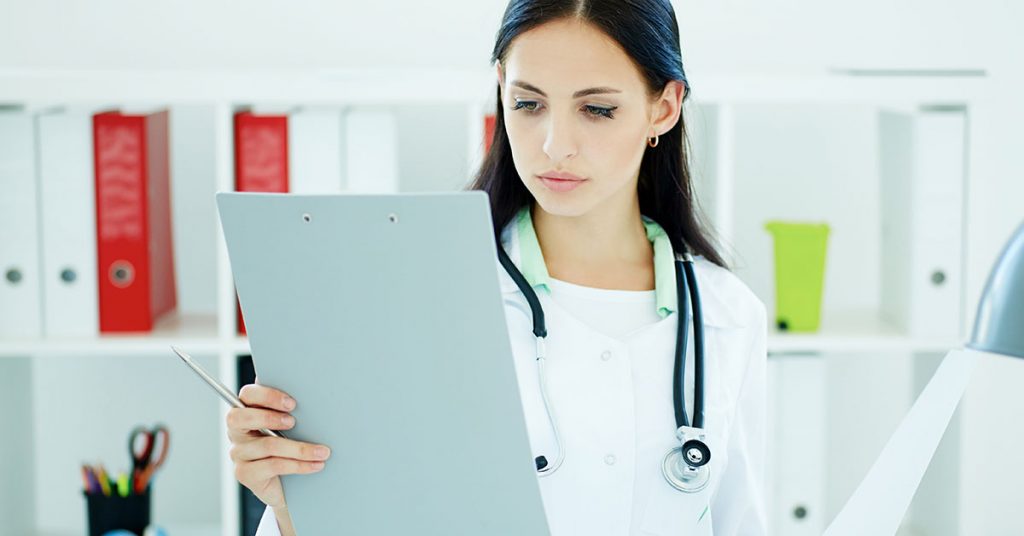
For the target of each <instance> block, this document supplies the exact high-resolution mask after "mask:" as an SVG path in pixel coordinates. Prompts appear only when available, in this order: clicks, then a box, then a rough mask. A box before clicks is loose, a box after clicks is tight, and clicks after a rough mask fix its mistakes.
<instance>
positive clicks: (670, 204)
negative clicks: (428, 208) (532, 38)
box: [470, 0, 728, 268]
mask: <svg viewBox="0 0 1024 536" xmlns="http://www.w3.org/2000/svg"><path fill="white" fill-rule="evenodd" d="M562 18H574V19H577V20H581V21H585V22H588V23H590V24H592V25H594V26H595V27H597V28H598V29H600V30H602V31H603V32H604V33H606V34H607V35H608V36H609V37H611V38H612V39H614V40H615V41H617V42H618V43H619V45H620V46H621V47H622V48H623V49H624V50H625V51H626V53H627V54H628V55H629V56H630V57H632V59H633V61H634V62H635V63H636V64H637V66H638V67H639V68H640V71H641V73H642V75H643V77H644V79H645V81H646V83H647V88H648V90H649V92H650V95H652V96H653V95H656V94H660V93H661V92H662V91H663V90H664V89H665V86H666V85H667V83H668V82H669V81H672V80H679V81H682V82H683V83H684V84H685V85H686V90H685V93H684V94H683V102H686V97H687V96H689V94H690V84H689V83H688V82H687V81H686V73H685V72H684V71H683V60H682V53H681V51H680V49H679V25H678V23H677V22H676V15H675V11H673V9H672V5H671V4H670V3H669V0H511V1H510V2H509V4H508V7H507V8H505V15H504V17H503V18H502V21H501V28H500V29H499V30H498V34H497V39H496V41H495V43H494V51H493V52H492V54H491V64H492V65H493V64H494V63H495V62H499V61H500V62H501V63H502V64H504V62H505V58H506V54H507V52H508V48H509V45H510V44H511V43H512V41H513V40H514V39H515V38H516V37H517V36H518V35H519V34H521V33H523V32H526V31H528V30H530V29H532V28H535V27H537V26H540V25H542V24H544V23H547V22H550V21H553V20H558V19H562ZM496 104H497V106H496V111H495V125H494V137H493V139H492V140H491V147H490V150H488V151H487V155H486V156H485V157H484V160H483V162H482V163H481V165H480V169H479V171H478V172H477V175H476V178H475V179H474V181H473V183H472V184H471V185H470V188H471V189H473V190H483V191H485V192H487V194H488V195H489V196H490V201H491V214H492V217H493V220H494V233H495V236H498V235H499V233H501V230H502V229H504V227H505V226H506V225H507V224H508V223H509V222H510V221H511V220H512V218H513V217H514V216H515V215H516V213H517V212H518V211H519V210H520V209H521V208H522V207H524V206H527V205H528V204H531V203H532V202H533V196H532V195H531V194H530V191H529V190H527V189H526V186H524V185H523V183H522V181H521V180H520V179H519V174H518V172H517V171H516V168H515V165H514V163H513V161H512V147H511V146H510V145H509V141H508V134H507V133H506V132H505V118H504V113H503V106H502V102H501V88H500V87H498V88H497V91H496ZM689 150H690V149H689V139H688V138H687V136H686V128H685V125H684V124H683V119H682V117H680V119H679V121H678V122H677V123H676V124H675V126H673V127H672V129H671V130H669V131H668V132H666V133H664V134H662V135H661V136H660V138H659V140H658V145H657V147H654V148H652V147H648V148H647V149H646V151H645V153H644V156H643V159H642V160H641V162H640V177H639V181H638V185H637V193H638V195H639V198H640V212H641V213H642V214H644V215H646V216H647V217H649V218H651V219H653V220H654V221H656V222H658V224H659V225H661V227H662V228H663V229H664V230H665V233H666V234H667V235H668V237H669V239H670V240H671V241H672V247H673V248H674V249H675V250H676V251H683V249H684V245H685V248H688V249H689V251H690V253H691V254H693V255H695V256H696V255H702V256H703V257H704V258H706V259H707V260H709V261H711V262H713V263H715V264H717V265H719V266H721V267H723V268H728V266H727V265H726V263H725V261H724V260H722V257H721V256H720V255H719V254H718V252H717V251H716V250H715V247H714V245H713V243H712V241H711V239H710V238H709V236H710V226H709V225H707V224H706V223H705V219H704V217H703V215H702V214H701V213H700V212H699V207H698V205H697V202H696V196H695V194H694V189H693V183H692V181H691V178H690V166H689Z"/></svg>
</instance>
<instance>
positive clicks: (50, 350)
mask: <svg viewBox="0 0 1024 536" xmlns="http://www.w3.org/2000/svg"><path fill="white" fill-rule="evenodd" d="M172 344H173V345H176V346H181V347H182V348H183V349H185V350H187V351H188V352H189V353H190V354H203V353H216V352H218V351H220V349H221V343H220V340H219V339H218V337H217V318H216V315H214V314H213V313H210V314H185V315H177V314H175V315H171V316H168V317H166V318H163V319H161V320H160V321H158V322H157V324H156V326H155V327H154V329H153V331H152V332H149V333H133V334H123V335H122V334H118V335H101V336H96V337H78V338H67V339H47V338H42V339H22V340H18V339H5V340H0V358H4V357H48V356H68V355H80V356H165V355H173V354H172V353H171V349H170V346H171V345H172Z"/></svg>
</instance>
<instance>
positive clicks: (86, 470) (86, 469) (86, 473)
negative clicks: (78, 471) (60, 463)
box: [82, 463, 92, 493]
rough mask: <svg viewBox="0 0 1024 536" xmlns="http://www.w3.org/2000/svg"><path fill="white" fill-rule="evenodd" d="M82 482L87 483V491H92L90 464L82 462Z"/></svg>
mask: <svg viewBox="0 0 1024 536" xmlns="http://www.w3.org/2000/svg"><path fill="white" fill-rule="evenodd" d="M82 482H83V483H84V485H85V492H86V493H92V480H90V479H89V466H88V465H86V464H84V463H83V464H82Z"/></svg>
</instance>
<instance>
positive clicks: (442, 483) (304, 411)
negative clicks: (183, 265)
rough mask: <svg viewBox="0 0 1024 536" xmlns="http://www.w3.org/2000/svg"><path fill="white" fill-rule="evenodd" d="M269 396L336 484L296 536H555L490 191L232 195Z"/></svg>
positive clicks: (248, 307)
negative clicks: (505, 298) (525, 402)
mask: <svg viewBox="0 0 1024 536" xmlns="http://www.w3.org/2000/svg"><path fill="white" fill-rule="evenodd" d="M217 206H218V210H219V213H220V219H221V225H222V228H223V231H224V237H225V240H226V243H227V249H228V256H229V259H230V262H231V271H232V274H233V275H234V282H235V286H236V290H237V291H238V297H239V301H240V303H241V307H242V311H243V314H244V316H245V323H246V327H247V330H248V336H249V344H250V348H251V350H252V354H253V360H254V362H255V366H256V370H257V371H258V374H259V378H260V383H262V384H264V385H269V386H272V387H275V388H278V389H281V390H283V391H285V392H288V393H290V394H292V395H293V396H295V398H296V399H297V400H298V401H299V404H298V408H296V410H295V411H294V412H293V415H294V416H295V419H296V425H295V427H294V428H293V429H292V430H290V431H289V433H288V436H289V437H290V438H294V439H298V440H300V441H310V442H317V443H324V444H327V445H329V446H330V447H331V450H332V452H333V455H332V457H331V459H330V460H328V462H327V465H326V467H325V469H324V470H323V471H321V472H319V473H315V474H310V475H286V476H284V477H283V480H282V483H283V486H284V491H285V496H286V497H287V500H288V509H289V512H290V514H291V516H292V521H293V523H294V526H295V529H296V531H297V533H298V534H418V535H444V536H455V535H466V536H470V535H472V536H479V535H482V534H487V535H508V536H522V535H524V534H529V535H531V536H532V535H542V534H549V529H548V526H547V521H546V516H545V513H544V507H543V503H542V501H541V495H540V487H539V483H538V481H537V476H536V473H535V466H534V461H533V457H532V453H531V450H530V445H529V439H528V436H527V429H526V422H525V417H524V415H523V409H522V405H521V401H520V395H519V388H518V384H517V380H516V375H515V370H514V364H513V358H512V350H511V346H510V343H509V338H508V330H507V327H506V324H505V313H504V307H503V304H502V298H501V292H500V288H499V283H498V270H499V269H500V267H499V265H498V262H497V259H496V251H497V250H496V247H497V246H496V243H495V238H494V234H493V231H492V224H491V214H490V206H489V203H488V198H487V195H486V194H485V193H484V192H457V193H424V194H389V195H366V194H330V195H294V194H264V193H234V192H232V193H218V194H217Z"/></svg>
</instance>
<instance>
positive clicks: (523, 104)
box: [512, 100, 539, 114]
mask: <svg viewBox="0 0 1024 536" xmlns="http://www.w3.org/2000/svg"><path fill="white" fill-rule="evenodd" d="M538 106H539V104H538V103H537V102H536V101H521V100H517V101H516V103H515V105H514V106H512V109H513V110H520V109H522V110H526V112H527V113H531V114H532V113H534V112H536V111H537V107H538Z"/></svg>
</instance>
